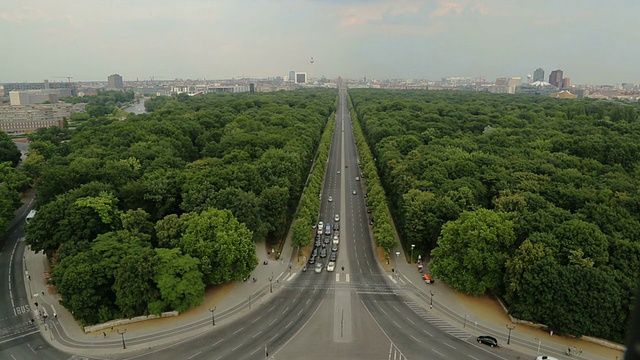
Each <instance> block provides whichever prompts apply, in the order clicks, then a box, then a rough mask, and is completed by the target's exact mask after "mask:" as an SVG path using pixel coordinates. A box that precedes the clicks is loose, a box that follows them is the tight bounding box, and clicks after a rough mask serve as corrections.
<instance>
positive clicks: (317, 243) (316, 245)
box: [313, 240, 322, 247]
mask: <svg viewBox="0 0 640 360" xmlns="http://www.w3.org/2000/svg"><path fill="white" fill-rule="evenodd" d="M320 245H322V243H321V242H320V240H316V242H315V244H313V246H315V247H320Z"/></svg>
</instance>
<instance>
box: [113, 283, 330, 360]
mask: <svg viewBox="0 0 640 360" xmlns="http://www.w3.org/2000/svg"><path fill="white" fill-rule="evenodd" d="M321 292H322V290H319V291H316V292H313V291H310V289H304V288H288V289H281V290H280V293H279V295H278V296H276V297H274V298H272V299H271V300H270V301H268V302H266V303H264V304H262V305H260V306H258V307H257V308H255V309H254V310H255V311H253V312H251V313H249V314H246V315H244V316H242V317H239V318H236V319H234V321H233V322H230V323H227V324H222V325H219V324H218V322H216V326H215V327H213V329H212V330H211V331H208V332H207V333H205V334H203V335H201V336H198V337H195V338H188V339H185V340H182V341H180V342H177V343H173V344H167V346H166V347H159V348H156V349H154V350H153V351H144V352H140V353H138V354H136V355H133V356H132V355H129V356H123V357H121V358H125V359H183V358H184V359H262V358H264V353H263V352H260V351H259V349H261V348H263V347H264V345H265V344H268V346H269V347H271V348H277V347H279V346H282V345H283V344H284V343H285V342H286V341H287V340H288V339H289V338H291V337H292V336H293V333H294V332H295V331H297V330H298V329H299V327H300V326H301V322H300V321H299V320H300V319H302V318H305V319H306V318H308V317H309V316H308V315H305V314H307V311H308V309H314V308H317V306H318V305H319V303H320V302H322V300H323V296H321V295H320V294H321ZM305 293H306V295H305Z"/></svg>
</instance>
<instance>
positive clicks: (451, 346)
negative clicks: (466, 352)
mask: <svg viewBox="0 0 640 360" xmlns="http://www.w3.org/2000/svg"><path fill="white" fill-rule="evenodd" d="M443 344H445V345H447V346H448V347H450V348H452V349H453V350H455V349H456V348H455V347H454V346H453V345H449V344H447V343H446V342H443Z"/></svg>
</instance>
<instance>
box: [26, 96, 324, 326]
mask: <svg viewBox="0 0 640 360" xmlns="http://www.w3.org/2000/svg"><path fill="white" fill-rule="evenodd" d="M335 98H336V92H335V91H332V90H304V91H291V92H279V93H268V94H248V93H247V94H211V95H207V96H201V97H190V96H186V95H182V96H177V97H171V98H169V97H158V98H153V99H150V100H148V101H147V102H146V106H147V109H148V110H150V111H152V112H151V113H149V114H144V115H137V116H136V115H131V116H128V117H127V119H126V120H124V121H120V120H119V119H116V118H114V117H109V116H106V117H105V116H92V117H91V118H90V119H89V120H87V121H84V122H83V123H82V124H81V125H79V126H78V127H77V129H75V130H73V131H68V132H65V133H64V134H59V135H64V139H60V138H56V136H54V134H53V133H54V132H55V129H54V130H50V131H42V132H41V133H40V134H36V136H34V138H33V139H32V140H33V142H32V146H31V154H30V156H29V159H28V160H29V167H28V168H29V172H30V174H32V175H33V176H37V177H38V193H37V205H38V213H37V215H36V216H35V218H34V219H33V220H32V221H31V222H30V223H29V224H28V225H27V239H26V241H27V243H28V244H29V245H30V246H31V247H32V249H33V250H35V251H40V250H43V251H45V252H46V254H47V255H48V256H49V257H50V259H51V260H52V267H53V269H52V282H53V284H54V285H55V286H56V289H57V291H58V292H59V293H60V294H61V295H62V304H63V305H64V306H65V307H67V308H68V309H70V310H71V311H72V312H73V314H74V316H75V317H76V318H77V319H78V320H79V321H80V322H81V323H83V324H94V323H97V322H103V321H107V320H110V319H114V318H120V317H131V316H136V315H142V314H157V313H160V312H162V311H167V310H178V311H184V310H185V309H187V308H188V307H190V306H193V305H196V304H198V303H200V301H201V300H202V299H203V296H204V289H205V287H206V286H207V285H215V284H222V283H225V282H229V281H236V280H242V279H244V278H246V277H248V276H249V275H250V273H251V271H252V270H253V269H254V268H255V266H256V265H257V256H256V249H255V243H254V242H255V241H261V240H265V239H266V241H277V240H278V239H279V238H281V237H282V236H283V235H284V234H285V232H286V229H287V226H288V223H289V221H290V220H291V218H292V215H293V212H294V210H295V208H296V204H297V202H298V200H299V197H300V194H301V192H302V189H303V187H304V185H305V184H304V182H305V181H306V179H307V175H308V174H309V171H310V168H311V164H312V161H313V157H314V155H315V152H316V150H317V148H318V145H319V143H320V139H321V136H322V134H323V131H324V130H325V127H326V124H327V122H328V121H329V118H330V115H331V113H332V112H333V111H334V109H335ZM100 106H102V105H100ZM105 106H107V105H105ZM105 113H108V114H112V112H110V111H105ZM58 131H59V130H58ZM65 134H66V135H65Z"/></svg>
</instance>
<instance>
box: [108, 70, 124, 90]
mask: <svg viewBox="0 0 640 360" xmlns="http://www.w3.org/2000/svg"><path fill="white" fill-rule="evenodd" d="M107 81H108V85H107V88H109V89H124V83H123V82H122V76H120V75H118V74H112V75H109V77H108V78H107Z"/></svg>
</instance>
